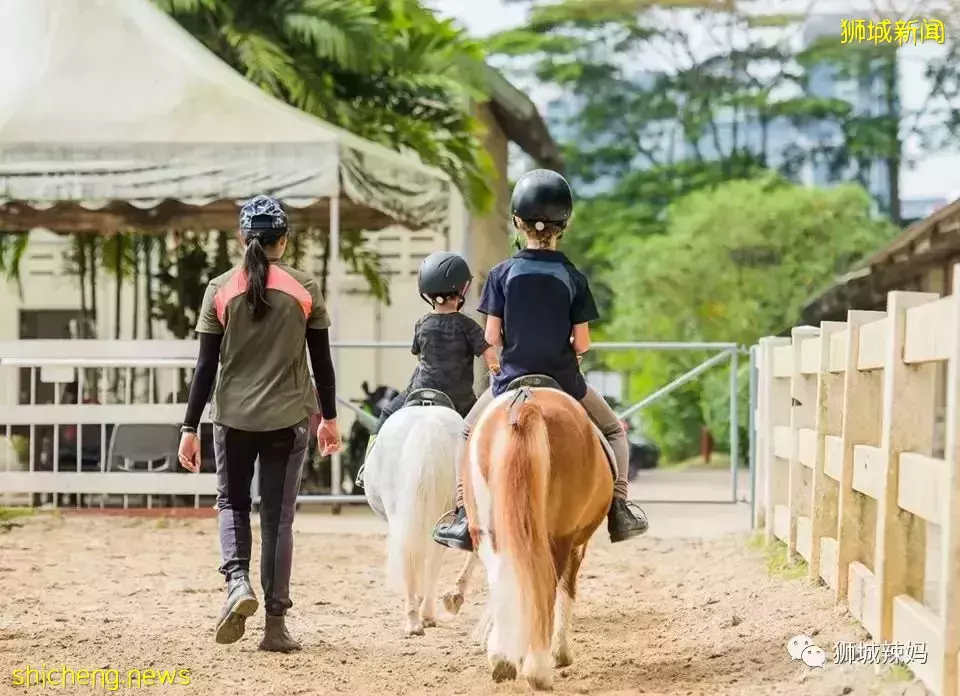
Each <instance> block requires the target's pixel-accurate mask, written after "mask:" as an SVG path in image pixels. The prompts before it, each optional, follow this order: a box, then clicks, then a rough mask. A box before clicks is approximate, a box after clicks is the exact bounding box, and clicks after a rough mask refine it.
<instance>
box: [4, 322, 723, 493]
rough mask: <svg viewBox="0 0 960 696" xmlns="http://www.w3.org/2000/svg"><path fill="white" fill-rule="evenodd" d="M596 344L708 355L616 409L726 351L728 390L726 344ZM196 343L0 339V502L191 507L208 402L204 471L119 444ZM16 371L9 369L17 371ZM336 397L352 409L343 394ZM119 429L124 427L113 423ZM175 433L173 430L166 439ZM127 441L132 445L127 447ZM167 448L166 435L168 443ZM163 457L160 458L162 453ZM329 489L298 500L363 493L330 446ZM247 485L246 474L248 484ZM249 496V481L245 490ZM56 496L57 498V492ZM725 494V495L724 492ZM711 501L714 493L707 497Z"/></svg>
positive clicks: (394, 345) (167, 401)
mask: <svg viewBox="0 0 960 696" xmlns="http://www.w3.org/2000/svg"><path fill="white" fill-rule="evenodd" d="M333 347H334V349H335V350H336V351H340V350H345V349H379V348H384V349H405V350H409V344H408V343H407V342H379V343H372V342H339V343H334V344H333ZM593 347H594V348H595V349H598V350H710V351H714V352H716V353H717V355H715V356H714V357H713V358H711V359H709V360H708V361H707V362H705V363H703V364H702V365H701V366H699V367H697V368H694V370H692V371H691V372H690V373H688V374H687V375H684V376H683V377H681V378H679V379H678V380H675V381H674V382H673V383H671V384H670V385H667V386H666V387H664V388H663V389H661V390H658V391H657V392H655V393H654V394H651V395H650V396H648V397H646V398H645V399H643V400H642V401H641V402H639V403H638V404H634V405H633V406H631V407H630V408H628V409H627V410H626V411H625V412H624V414H623V415H629V414H630V413H633V412H634V411H636V410H638V409H640V408H643V407H644V406H645V405H648V404H650V403H652V402H653V401H654V400H655V399H656V398H658V397H660V396H662V395H664V394H666V393H669V392H670V391H672V390H673V389H674V388H676V387H677V386H679V385H680V384H682V383H685V382H687V381H689V380H690V379H693V378H695V377H696V376H697V375H699V374H700V373H702V372H704V371H705V370H706V369H708V368H709V367H711V366H712V365H715V364H717V363H719V362H721V361H722V360H723V359H725V358H726V359H729V360H730V361H731V363H732V367H733V368H734V369H733V370H732V371H731V385H730V386H731V397H733V395H735V394H736V391H737V384H736V369H735V367H736V360H737V350H738V349H737V346H736V345H735V344H719V343H703V344H690V343H687V344H679V343H596V344H594V346H593ZM198 348H199V343H198V342H197V341H181V340H141V341H131V340H118V341H115V340H105V341H101V340H21V341H8V342H0V378H2V381H0V385H2V387H0V438H3V446H0V504H2V503H6V504H27V505H30V504H34V503H35V501H36V500H37V497H38V496H39V497H40V500H41V502H43V501H49V502H52V503H53V504H54V505H58V504H60V503H61V502H63V503H64V504H75V505H78V506H79V505H81V504H84V505H90V504H99V505H101V506H102V505H104V504H105V500H106V501H107V503H108V504H112V503H111V501H113V500H118V499H122V504H123V506H124V507H126V506H127V505H128V504H130V499H131V497H133V496H137V497H139V498H141V499H142V500H143V502H141V501H140V500H137V501H134V504H136V505H140V504H145V505H146V506H148V507H150V506H152V505H153V502H154V498H155V497H158V496H172V497H181V498H182V497H187V498H190V497H192V498H193V500H192V503H193V505H194V506H196V507H199V506H200V505H201V504H202V503H201V497H202V496H215V495H216V475H215V474H214V473H206V471H208V470H209V471H211V472H212V471H213V467H212V466H211V465H209V464H208V463H212V455H213V451H212V446H211V441H212V438H211V437H209V435H210V434H211V433H210V419H209V406H208V407H207V408H205V409H204V413H203V416H202V418H201V427H200V432H201V441H202V443H203V445H204V447H203V450H204V451H203V456H204V462H205V466H204V467H203V468H204V471H203V472H202V473H199V474H190V473H187V472H185V471H183V470H182V469H181V468H180V467H179V466H178V465H177V463H176V454H175V451H171V452H170V453H169V455H166V454H163V455H161V454H160V453H159V452H155V453H154V454H155V455H156V456H155V458H154V459H155V461H161V463H160V464H159V465H149V466H146V467H143V468H140V469H135V468H133V467H130V466H129V465H128V464H129V462H128V459H129V458H128V456H127V455H128V454H129V452H128V451H126V450H123V448H120V447H119V445H118V443H119V441H120V440H126V441H129V435H130V432H131V431H130V428H136V427H140V428H141V429H142V430H143V431H144V432H147V431H149V429H150V428H151V427H153V428H162V427H163V426H167V427H169V428H170V429H171V433H172V437H173V438H176V434H175V429H176V426H177V424H179V423H180V422H181V421H182V419H183V415H184V412H185V408H186V403H185V402H186V397H187V391H188V389H189V384H190V378H191V376H192V370H193V367H194V366H195V363H196V358H197V352H198ZM18 372H19V378H17V374H18ZM338 399H339V401H340V403H341V404H344V405H346V406H347V407H349V408H351V409H354V410H357V408H356V406H353V405H352V404H351V403H349V402H348V401H347V400H345V399H343V398H340V397H338ZM734 404H735V401H734V400H733V399H732V400H731V426H732V430H733V432H732V437H731V445H732V449H733V450H734V451H733V452H732V453H731V455H732V457H731V477H732V481H733V491H734V494H733V501H736V474H737V472H736V461H737V459H738V457H737V452H736V448H737V447H738V444H737V437H736V428H737V420H736V408H734ZM124 428H126V429H127V437H125V438H118V437H117V434H118V432H121V431H122V430H123V429H124ZM174 442H175V439H174ZM134 449H136V448H134ZM147 449H149V448H147ZM174 450H175V445H174ZM165 457H167V459H166V461H163V459H164V458H165ZM330 464H331V482H332V486H331V492H330V494H323V495H309V494H308V495H301V496H299V498H298V500H299V501H300V502H324V503H328V504H342V503H362V502H365V501H364V498H363V496H358V495H342V494H341V489H340V484H341V482H342V480H343V473H342V468H341V461H340V456H339V455H335V456H334V457H332V458H331V462H330ZM254 486H255V487H256V484H254ZM254 496H255V497H256V490H254ZM61 499H62V501H61ZM733 501H731V502H733ZM709 502H717V501H709Z"/></svg>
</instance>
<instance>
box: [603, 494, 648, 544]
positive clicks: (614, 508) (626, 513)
mask: <svg viewBox="0 0 960 696" xmlns="http://www.w3.org/2000/svg"><path fill="white" fill-rule="evenodd" d="M631 508H635V509H636V511H637V512H636V514H635V513H634V512H633V510H632V509H631ZM647 529H648V526H647V516H646V515H645V514H644V512H643V510H641V509H640V507H639V506H638V505H637V504H636V503H631V502H629V501H627V500H624V499H623V498H614V499H613V502H612V503H611V504H610V511H609V512H608V513H607V531H608V532H610V541H611V542H613V543H617V542H618V541H626V540H627V539H632V538H633V537H636V536H640V535H641V534H643V533H645V532H646V531H647Z"/></svg>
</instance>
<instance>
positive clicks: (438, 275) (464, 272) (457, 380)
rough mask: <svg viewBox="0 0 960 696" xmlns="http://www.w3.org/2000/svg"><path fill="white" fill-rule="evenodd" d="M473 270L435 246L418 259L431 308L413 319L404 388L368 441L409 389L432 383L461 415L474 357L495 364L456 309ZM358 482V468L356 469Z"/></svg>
mask: <svg viewBox="0 0 960 696" xmlns="http://www.w3.org/2000/svg"><path fill="white" fill-rule="evenodd" d="M472 280H473V274H472V273H471V272H470V267H469V266H468V265H467V262H466V261H465V260H464V259H463V257H461V256H460V255H459V254H455V253H452V252H449V251H440V252H436V253H434V254H430V255H429V256H428V257H427V258H425V259H424V260H423V262H422V263H421V264H420V271H419V273H418V277H417V285H418V288H419V290H420V297H422V298H423V300H424V301H425V302H427V304H429V305H430V307H431V311H430V312H428V313H427V314H425V315H423V316H422V317H420V319H418V320H417V323H416V325H415V326H414V330H413V345H412V346H411V348H410V352H411V353H413V354H414V355H416V356H417V360H418V362H417V366H416V368H415V369H414V371H413V375H412V376H411V378H410V383H409V384H408V385H407V388H406V389H404V390H403V391H402V392H400V393H399V394H398V395H397V396H396V397H395V398H394V399H393V400H392V401H391V402H390V403H389V404H387V406H386V407H384V409H383V410H382V411H381V413H380V418H379V420H378V422H377V426H376V430H375V431H374V432H373V433H372V434H371V436H370V444H369V445H368V448H367V451H369V449H370V447H373V441H374V439H375V438H376V435H377V433H379V432H380V428H382V427H383V424H384V423H385V422H386V420H387V418H389V417H390V416H391V415H393V414H394V413H396V412H397V411H398V410H399V409H400V407H401V406H403V403H404V401H405V400H406V398H407V396H408V395H409V394H410V392H412V391H413V390H414V389H423V388H427V389H436V390H437V391H441V392H443V393H444V394H446V395H447V396H449V397H450V400H451V401H453V404H454V406H455V407H456V409H457V411H458V412H459V413H460V415H461V416H466V415H467V413H469V412H470V409H471V408H473V405H474V404H475V403H476V401H477V397H476V394H474V391H473V382H474V375H473V364H474V359H475V358H477V357H480V356H483V360H484V362H485V363H486V365H487V368H488V369H490V370H493V371H496V370H498V369H499V367H498V365H497V363H498V360H497V353H496V351H495V350H494V349H493V348H492V347H491V346H490V344H489V343H487V341H486V340H485V339H484V337H483V329H482V328H481V327H480V325H479V324H477V322H475V321H474V320H473V319H471V318H470V317H468V316H467V315H466V314H463V313H462V312H461V311H460V310H461V309H462V308H463V304H464V302H465V301H466V299H465V298H466V292H467V288H469V286H470V282H471V281H472ZM357 480H358V483H360V484H361V485H362V472H361V474H360V475H358V479H357Z"/></svg>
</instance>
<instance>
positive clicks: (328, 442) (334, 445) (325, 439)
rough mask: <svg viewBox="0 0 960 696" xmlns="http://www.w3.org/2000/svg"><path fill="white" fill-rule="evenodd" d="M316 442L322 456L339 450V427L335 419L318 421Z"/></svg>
mask: <svg viewBox="0 0 960 696" xmlns="http://www.w3.org/2000/svg"><path fill="white" fill-rule="evenodd" d="M317 444H318V445H319V446H320V447H321V448H322V450H321V454H322V455H323V456H327V455H328V454H334V453H336V452H339V451H340V428H339V427H337V421H336V419H334V420H322V421H320V425H319V427H317Z"/></svg>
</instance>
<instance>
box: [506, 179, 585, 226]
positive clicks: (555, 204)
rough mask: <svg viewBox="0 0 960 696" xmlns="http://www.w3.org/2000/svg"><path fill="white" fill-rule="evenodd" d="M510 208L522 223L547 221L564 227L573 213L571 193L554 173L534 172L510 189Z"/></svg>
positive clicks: (562, 180) (567, 186)
mask: <svg viewBox="0 0 960 696" xmlns="http://www.w3.org/2000/svg"><path fill="white" fill-rule="evenodd" d="M510 209H511V212H512V213H513V215H515V216H516V217H518V218H520V219H521V220H523V221H524V222H531V223H537V222H548V223H552V224H554V225H557V226H559V227H560V228H563V227H565V226H566V224H567V221H568V220H569V219H570V216H571V215H572V214H573V192H572V191H571V190H570V184H568V183H567V180H566V179H564V178H563V177H562V176H560V175H559V174H557V172H555V171H553V170H551V169H534V170H533V171H532V172H527V173H526V174H524V175H523V176H521V177H520V180H519V181H518V182H517V185H516V186H514V187H513V198H512V199H511V201H510Z"/></svg>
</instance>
